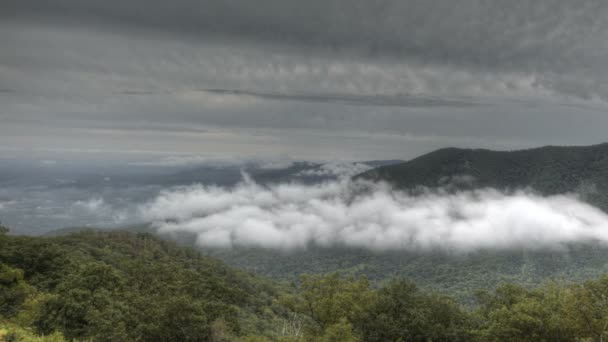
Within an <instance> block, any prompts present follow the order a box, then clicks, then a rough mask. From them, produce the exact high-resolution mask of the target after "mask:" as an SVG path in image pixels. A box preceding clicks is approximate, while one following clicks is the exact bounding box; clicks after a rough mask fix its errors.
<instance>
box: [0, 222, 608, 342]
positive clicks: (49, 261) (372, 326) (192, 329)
mask: <svg viewBox="0 0 608 342" xmlns="http://www.w3.org/2000/svg"><path fill="white" fill-rule="evenodd" d="M6 232H7V229H5V228H3V229H2V233H1V234H0V290H1V291H0V338H3V339H4V340H6V341H53V342H60V341H72V340H74V341H248V342H254V341H255V342H257V341H572V340H593V341H601V340H603V339H605V338H606V334H608V331H607V329H606V327H607V326H608V304H607V303H606V300H605V299H606V298H608V277H606V276H602V277H598V278H597V279H594V280H589V281H585V282H580V283H573V284H566V283H560V282H549V283H546V284H545V285H543V286H540V287H533V288H529V287H523V286H520V285H515V284H511V283H502V284H500V285H498V286H497V287H496V288H495V289H485V290H484V289H477V293H476V295H475V300H474V303H473V304H472V305H462V304H459V303H458V302H457V301H456V300H454V299H452V298H451V297H449V296H446V295H439V294H436V293H433V292H429V291H427V290H422V289H420V288H419V287H417V286H416V285H415V284H414V283H413V282H411V281H408V280H407V279H402V278H398V277H396V278H395V279H393V280H392V281H389V282H386V283H384V284H382V285H374V283H372V282H370V281H369V280H368V279H367V278H366V277H356V276H347V275H340V274H338V273H330V274H325V275H303V276H301V278H300V279H299V280H298V281H296V282H294V283H282V282H276V281H270V280H267V279H264V278H261V277H258V276H254V275H252V274H249V273H245V272H242V271H237V270H235V269H232V268H230V267H228V266H226V265H225V264H224V263H222V262H220V261H218V260H216V259H213V258H210V257H205V256H202V255H201V254H199V253H198V252H196V251H194V250H192V249H190V248H184V247H178V246H177V245H175V244H174V243H172V242H167V241H164V240H160V239H159V238H157V237H154V236H152V235H150V234H147V233H130V232H120V231H116V232H94V231H89V232H80V233H73V234H69V235H65V236H57V237H46V238H41V237H22V236H11V235H7V234H6Z"/></svg>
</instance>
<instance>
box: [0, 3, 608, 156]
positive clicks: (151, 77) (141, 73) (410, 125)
mask: <svg viewBox="0 0 608 342" xmlns="http://www.w3.org/2000/svg"><path fill="white" fill-rule="evenodd" d="M607 18H608V3H606V2H605V1H601V0H581V1H576V2H574V1H571V0H524V1H517V2H504V1H502V2H501V1H498V0H462V1H458V2H455V1H450V0H434V1H422V0H402V1H399V0H381V1H367V0H310V1H297V0H280V1H279V0H261V1H256V2H255V3H254V2H251V1H246V0H229V1H225V0H200V1H199V0H175V1H172V2H171V3H170V5H169V4H168V3H167V2H166V1H160V0H147V1H144V0H120V1H119V0H108V1H81V0H49V1H44V2H42V3H41V2H40V1H31V0H5V1H1V2H0V44H2V46H3V49H0V101H2V108H0V120H2V125H0V146H2V147H0V148H20V149H23V150H29V149H41V148H45V149H55V150H64V149H69V148H74V146H78V148H80V149H83V150H96V149H102V150H107V151H125V146H130V150H132V152H141V153H144V152H147V153H168V154H176V153H191V154H195V155H198V154H200V155H206V156H210V157H221V156H225V155H237V156H244V157H259V156H273V155H279V154H289V155H290V156H295V157H297V158H300V159H302V158H303V159H315V158H319V157H322V158H333V157H339V156H344V155H345V154H350V155H349V159H361V160H365V159H372V158H400V159H407V158H410V157H413V156H415V155H417V154H421V153H424V152H428V151H430V150H432V149H434V148H438V147H445V146H446V145H450V146H454V145H455V146H459V147H485V148H494V149H496V148H498V149H513V148H521V147H531V146H535V145H545V144H590V143H597V142H599V141H601V140H602V139H605V132H604V129H603V127H606V125H607V124H608V116H606V115H605V113H606V108H608V101H607V100H608V87H607V86H606V85H607V84H608V82H607V81H608V71H607V70H608V67H607V62H606V61H608V47H607V46H606V44H605V42H606V41H607V39H608V19H607Z"/></svg>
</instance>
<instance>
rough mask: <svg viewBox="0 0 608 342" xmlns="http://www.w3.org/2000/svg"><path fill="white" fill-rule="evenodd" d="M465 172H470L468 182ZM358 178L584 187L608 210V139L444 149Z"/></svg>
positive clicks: (546, 189)
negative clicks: (570, 144) (506, 148)
mask: <svg viewBox="0 0 608 342" xmlns="http://www.w3.org/2000/svg"><path fill="white" fill-rule="evenodd" d="M464 175H466V176H469V178H467V179H466V181H463V178H462V176H464ZM358 177H361V178H365V179H373V180H382V181H388V182H390V183H392V184H394V185H396V186H397V187H400V188H402V189H410V190H411V189H416V188H419V187H421V186H425V187H431V188H434V187H443V188H447V189H462V188H483V187H492V188H497V189H506V190H512V189H518V188H527V187H529V188H532V189H535V190H536V191H538V192H540V193H543V194H548V195H550V194H563V193H566V192H579V193H580V194H581V195H582V197H583V198H584V199H586V200H587V201H588V202H590V203H592V204H594V205H596V206H598V207H600V208H602V209H604V210H608V144H600V145H593V146H577V147H558V146H546V147H541V148H534V149H528V150H519V151H490V150H484V149H474V150H472V149H459V148H444V149H440V150H437V151H434V152H431V153H428V154H425V155H423V156H420V157H418V158H415V159H412V160H410V161H407V162H404V163H400V164H394V165H388V166H382V167H379V168H376V169H373V170H370V171H368V172H366V173H363V174H361V175H359V176H358ZM471 177H472V178H471Z"/></svg>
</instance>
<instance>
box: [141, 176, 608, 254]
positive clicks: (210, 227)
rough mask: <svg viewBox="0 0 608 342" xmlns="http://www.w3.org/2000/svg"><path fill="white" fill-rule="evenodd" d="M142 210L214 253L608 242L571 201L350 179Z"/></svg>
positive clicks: (606, 231)
mask: <svg viewBox="0 0 608 342" xmlns="http://www.w3.org/2000/svg"><path fill="white" fill-rule="evenodd" d="M362 187H364V188H362ZM361 190H367V191H364V192H361ZM140 210H141V215H142V217H143V218H144V219H146V220H150V221H152V222H154V223H155V224H156V226H157V227H158V229H159V230H160V231H161V232H170V231H187V232H192V233H195V234H197V236H198V237H197V243H198V244H199V245H201V246H211V247H232V246H261V247H266V248H279V249H291V248H306V247H307V246H308V245H310V244H316V245H320V246H334V245H343V246H352V247H363V248H369V249H373V250H399V249H406V250H420V249H422V250H426V249H434V248H439V249H445V250H455V251H470V250H476V249H483V248H497V249H506V248H514V247H522V246H524V247H529V248H557V247H560V246H562V245H564V244H567V243H573V242H583V241H591V240H593V241H601V242H608V215H606V214H605V213H603V212H602V211H600V210H599V209H596V208H594V207H592V206H590V205H588V204H585V203H583V202H581V201H579V200H578V199H577V198H576V197H574V196H570V195H561V196H551V197H542V196H539V195H536V194H533V193H529V192H523V191H522V192H516V193H510V194H506V193H502V192H499V191H496V190H490V189H486V190H478V191H466V192H459V193H447V192H441V191H437V192H431V191H429V192H426V193H423V194H417V195H412V194H407V193H404V192H398V191H394V190H391V189H390V188H389V187H388V186H387V185H385V184H373V185H372V184H364V183H352V182H349V181H346V180H343V181H336V182H328V183H325V184H321V185H312V186H305V185H300V184H281V185H275V186H270V187H262V186H260V185H258V184H255V183H253V182H252V181H250V180H245V181H244V182H243V183H242V184H240V185H238V186H236V187H234V188H231V189H222V188H218V187H206V186H202V185H196V186H191V187H182V188H179V189H174V190H169V191H165V192H163V193H161V194H160V195H159V197H158V198H156V199H155V200H154V201H152V202H150V203H148V204H146V205H144V206H142V207H141V208H140Z"/></svg>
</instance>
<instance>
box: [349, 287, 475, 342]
mask: <svg viewBox="0 0 608 342" xmlns="http://www.w3.org/2000/svg"><path fill="white" fill-rule="evenodd" d="M358 326H360V329H361V331H362V335H363V337H364V340H365V341H428V340H432V341H467V340H469V339H470V336H469V334H468V333H467V328H468V326H469V318H468V316H467V314H466V313H465V312H464V311H462V309H461V308H460V307H459V306H458V305H457V304H456V303H455V302H454V301H453V300H451V299H450V298H447V297H442V296H437V295H430V294H427V293H424V292H421V291H420V290H419V289H418V288H417V287H416V285H414V284H413V283H410V282H407V281H393V282H391V283H390V284H389V285H387V286H386V287H384V288H382V289H380V290H379V293H378V300H377V301H376V302H374V303H373V305H372V306H371V307H370V308H369V309H368V310H366V312H365V316H364V317H362V320H361V321H360V322H359V324H358Z"/></svg>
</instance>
